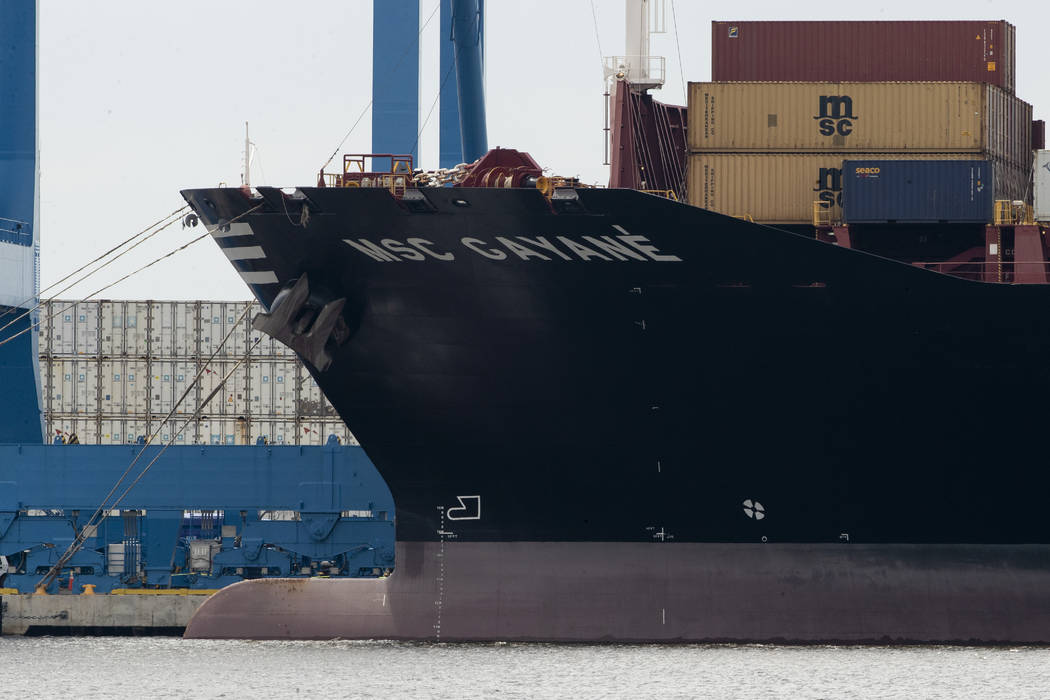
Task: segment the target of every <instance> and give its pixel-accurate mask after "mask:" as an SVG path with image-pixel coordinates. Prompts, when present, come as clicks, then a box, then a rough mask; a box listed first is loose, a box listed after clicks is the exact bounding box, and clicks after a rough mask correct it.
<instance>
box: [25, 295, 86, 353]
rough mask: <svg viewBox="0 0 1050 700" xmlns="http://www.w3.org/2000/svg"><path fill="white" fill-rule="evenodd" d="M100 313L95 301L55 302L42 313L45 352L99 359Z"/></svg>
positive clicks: (41, 322) (42, 343)
mask: <svg viewBox="0 0 1050 700" xmlns="http://www.w3.org/2000/svg"><path fill="white" fill-rule="evenodd" d="M98 309H99V303H98V302H92V301H87V302H78V303H74V302H72V301H65V300H59V299H55V300H52V301H49V302H47V303H46V304H44V305H43V306H42V307H41V309H40V331H41V340H42V342H41V343H40V350H41V352H45V351H47V352H51V353H53V354H55V355H97V354H98V348H99V345H98V341H99V333H98ZM44 338H46V339H47V340H46V341H45V340H44Z"/></svg>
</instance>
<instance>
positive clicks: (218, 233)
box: [208, 221, 253, 238]
mask: <svg viewBox="0 0 1050 700" xmlns="http://www.w3.org/2000/svg"><path fill="white" fill-rule="evenodd" d="M229 227H230V230H229V231H223V230H222V229H221V228H219V227H218V226H210V227H209V228H208V233H210V234H211V237H212V238H229V237H231V236H251V235H253V234H252V227H251V226H249V225H248V224H246V223H244V222H243V221H238V222H237V223H233V224H229Z"/></svg>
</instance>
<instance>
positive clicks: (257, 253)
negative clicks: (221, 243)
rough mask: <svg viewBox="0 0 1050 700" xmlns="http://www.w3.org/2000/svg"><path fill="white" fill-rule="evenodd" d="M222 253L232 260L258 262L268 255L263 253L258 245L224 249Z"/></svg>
mask: <svg viewBox="0 0 1050 700" xmlns="http://www.w3.org/2000/svg"><path fill="white" fill-rule="evenodd" d="M222 252H223V253H225V254H226V257H227V258H229V259H230V260H258V259H260V258H265V257H266V253H264V252H263V249H262V247H261V246H257V245H246V246H234V247H232V248H223V249H222Z"/></svg>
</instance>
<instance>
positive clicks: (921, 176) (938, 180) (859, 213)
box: [842, 160, 995, 224]
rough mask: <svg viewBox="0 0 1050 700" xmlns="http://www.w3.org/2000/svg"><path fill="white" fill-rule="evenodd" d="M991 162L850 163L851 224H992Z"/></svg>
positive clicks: (847, 210)
mask: <svg viewBox="0 0 1050 700" xmlns="http://www.w3.org/2000/svg"><path fill="white" fill-rule="evenodd" d="M992 177H993V176H992V163H991V161H987V160H847V161H844V162H843V164H842V180H843V182H842V214H843V218H844V219H845V220H846V223H847V224H886V223H989V222H991V221H992V217H993V214H994V208H995V201H994V199H995V197H994V195H995V188H994V187H993V182H992Z"/></svg>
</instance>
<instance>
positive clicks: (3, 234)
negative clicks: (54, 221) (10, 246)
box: [0, 216, 33, 245]
mask: <svg viewBox="0 0 1050 700" xmlns="http://www.w3.org/2000/svg"><path fill="white" fill-rule="evenodd" d="M0 241H3V242H5V243H18V244H19V245H33V231H32V229H31V227H30V226H29V223H28V222H26V221H19V220H18V219H5V218H4V217H2V216H0Z"/></svg>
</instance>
